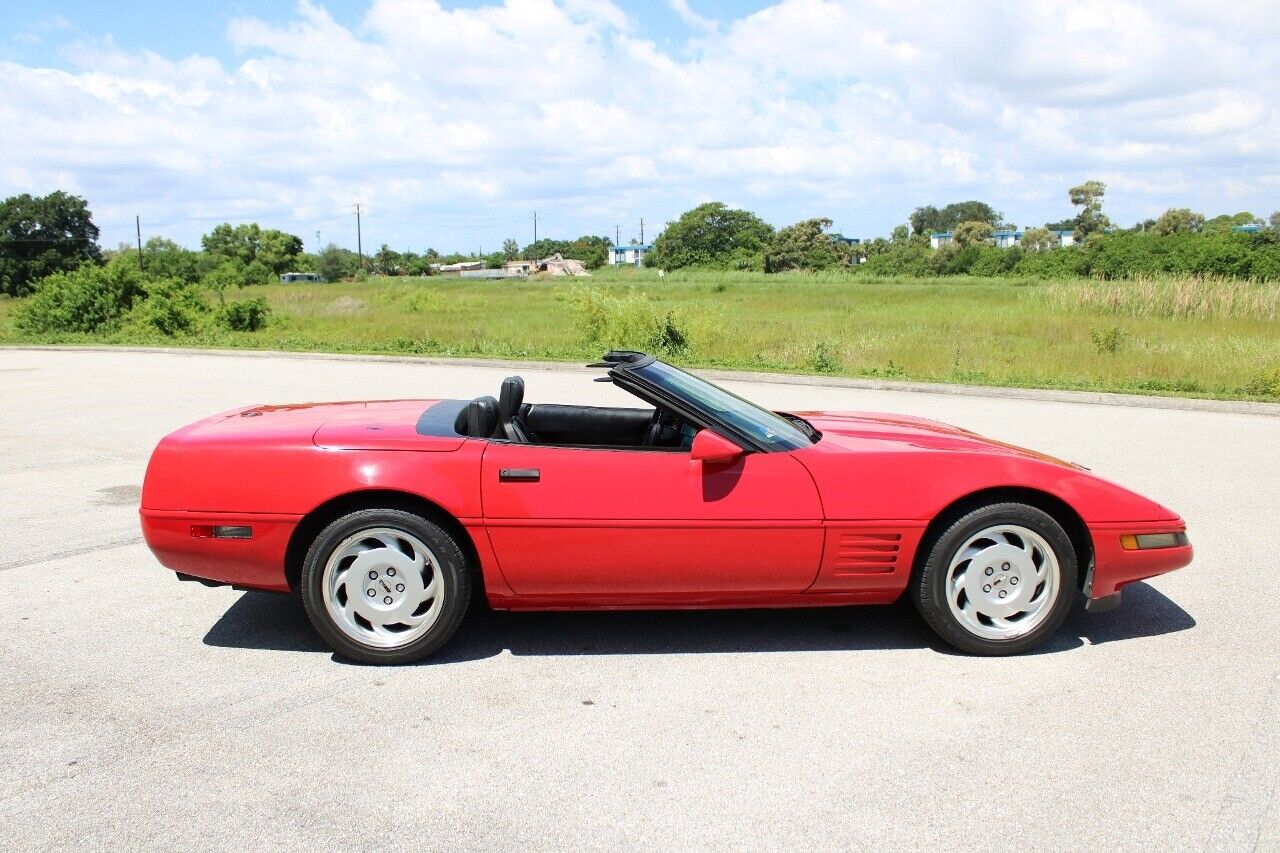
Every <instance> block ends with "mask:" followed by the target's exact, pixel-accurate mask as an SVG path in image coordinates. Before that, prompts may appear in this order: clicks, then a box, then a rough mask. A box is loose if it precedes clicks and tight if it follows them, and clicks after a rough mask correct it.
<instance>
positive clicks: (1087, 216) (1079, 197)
mask: <svg viewBox="0 0 1280 853" xmlns="http://www.w3.org/2000/svg"><path fill="white" fill-rule="evenodd" d="M1106 193H1107V185H1106V184H1104V183H1103V182H1102V181H1085V182H1084V183H1083V184H1081V185H1080V186H1078V187H1072V188H1071V189H1070V190H1069V191H1068V192H1067V195H1068V197H1069V198H1070V199H1071V203H1072V204H1073V205H1075V206H1076V207H1078V208H1080V212H1079V213H1078V214H1076V218H1075V219H1074V220H1073V221H1072V223H1071V224H1072V227H1073V229H1074V234H1075V239H1076V240H1077V241H1083V240H1084V239H1085V238H1086V237H1088V236H1089V235H1090V234H1095V233H1098V232H1101V231H1103V230H1105V229H1106V228H1108V227H1109V226H1110V225H1111V220H1110V219H1108V218H1107V216H1106V214H1105V213H1103V212H1102V197H1103V196H1104V195H1106Z"/></svg>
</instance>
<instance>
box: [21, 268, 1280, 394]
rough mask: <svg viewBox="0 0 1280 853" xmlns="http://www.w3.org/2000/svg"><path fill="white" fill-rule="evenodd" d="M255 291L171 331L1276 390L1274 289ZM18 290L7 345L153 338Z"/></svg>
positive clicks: (680, 278) (480, 286)
mask: <svg viewBox="0 0 1280 853" xmlns="http://www.w3.org/2000/svg"><path fill="white" fill-rule="evenodd" d="M249 293H252V294H253V295H255V296H259V295H260V296H262V297H264V298H265V299H266V300H267V302H268V304H269V305H270V307H271V319H270V321H269V322H268V323H267V325H266V326H265V327H264V328H262V329H260V330H258V331H254V332H246V331H233V330H225V329H218V330H198V331H197V332H193V333H189V334H183V335H180V336H176V337H174V338H172V339H168V340H169V342H171V343H180V344H184V345H192V346H215V347H243V348H250V349H285V350H300V351H328V352H374V353H420V354H431V355H442V356H468V357H481V358H521V359H548V360H566V361H580V360H590V359H593V358H597V357H598V356H599V354H600V352H601V351H602V350H604V349H611V348H617V349H631V348H640V349H650V350H658V351H660V352H663V353H666V354H668V355H670V356H671V357H673V358H675V359H676V360H677V361H678V362H679V363H681V364H685V365H689V366H692V367H722V368H735V369H746V370H764V371H787V372H805V373H819V374H827V375H844V376H866V377H880V378H888V379H922V380H927V381H937V382H963V383H966V384H990V385H1014V386H1031V387H1051V388H1074V389H1088V390H1107V391H1128V392H1133V391H1137V392H1145V393H1164V394H1183V395H1187V394H1191V395H1200V396H1214V397H1237V398H1238V397H1245V398H1254V399H1268V400H1280V285H1263V284H1250V283H1242V282H1221V281H1214V280H1202V279H1187V278H1181V279H1163V280H1159V281H1151V280H1141V281H1118V282H1106V281H1081V280H1076V281H1069V282H1059V283H1049V282H1045V281H1040V280H1036V279H1021V280H1016V279H1007V278H980V277H946V278H920V279H916V278H901V277H891V278H871V277H869V276H862V275H850V274H848V273H845V272H829V273H818V274H806V273H781V274H776V275H771V276H765V275H763V274H762V273H750V272H735V271H723V272H712V271H706V270H696V271H680V272H676V273H670V274H668V275H666V276H665V277H662V278H660V277H659V276H658V274H657V270H650V269H636V268H622V269H610V270H599V271H596V272H595V274H594V275H593V277H592V278H590V279H582V280H576V281H568V280H564V279H560V280H558V281H543V280H529V281H486V282H477V281H474V280H468V279H459V278H449V277H446V276H432V277H430V278H425V279H380V278H371V279H370V280H369V281H367V282H353V283H332V284H323V285H298V284H289V285H284V284H271V285H264V286H260V287H254V288H251V289H250V290H248V291H245V292H244V293H243V294H241V295H242V296H247V295H249ZM22 302H23V300H7V299H0V344H2V343H19V342H29V343H72V342H85V343H120V344H128V343H153V342H154V341H150V340H143V339H142V338H140V337H138V336H137V335H135V334H134V332H133V331H132V330H129V329H121V330H119V331H117V332H114V333H112V334H109V335H108V334H92V335H91V334H81V335H59V336H36V335H31V334H29V333H25V332H22V331H20V330H18V329H16V328H15V327H14V324H13V322H12V315H13V313H14V309H16V308H17V307H19V306H20V305H21V303H22ZM2 358H3V354H0V359H2Z"/></svg>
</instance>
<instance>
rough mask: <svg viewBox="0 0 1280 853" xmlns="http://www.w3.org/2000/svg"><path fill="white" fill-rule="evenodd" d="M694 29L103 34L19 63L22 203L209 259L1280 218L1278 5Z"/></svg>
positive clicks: (7, 107) (2, 108)
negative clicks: (66, 197)
mask: <svg viewBox="0 0 1280 853" xmlns="http://www.w3.org/2000/svg"><path fill="white" fill-rule="evenodd" d="M668 5H669V6H670V7H671V8H672V9H673V10H674V12H675V13H676V14H677V15H678V16H679V17H680V18H681V19H683V20H684V21H685V22H686V24H687V25H688V27H689V31H690V36H689V38H688V40H687V41H685V42H683V43H681V44H678V45H675V46H671V45H669V44H666V43H665V42H664V45H663V46H660V45H659V44H658V43H657V42H656V41H655V40H653V39H652V38H649V37H647V36H646V35H645V30H644V28H643V26H642V24H643V21H641V20H640V18H639V17H638V16H637V15H634V14H629V13H628V11H627V10H626V8H625V4H619V3H613V2H608V0H560V2H553V0H506V2H503V3H497V2H495V3H492V4H490V5H481V6H478V7H467V8H452V7H447V6H442V5H441V4H440V3H438V2H434V0H373V2H372V3H371V4H370V6H369V7H368V9H367V11H366V13H365V14H364V16H363V18H362V19H361V21H360V22H359V23H358V24H357V25H355V26H344V25H343V24H341V23H339V22H337V21H336V20H335V18H334V17H333V16H332V15H330V14H329V12H328V11H326V9H325V8H324V6H323V4H322V3H321V2H319V0H302V2H300V3H299V4H298V6H297V7H296V11H295V14H294V15H293V16H292V17H291V19H290V20H288V21H286V22H284V23H279V22H276V23H268V22H266V21H263V20H259V19H256V18H253V17H244V18H240V19H237V20H234V21H233V22H231V23H230V24H229V26H228V28H227V31H226V33H225V39H226V41H227V43H228V45H229V47H230V48H231V52H230V56H231V57H232V58H231V59H229V60H226V59H224V60H218V59H214V58H210V57H206V56H172V55H169V54H167V53H166V52H165V49H164V46H163V45H154V46H153V49H152V50H148V51H129V50H125V49H123V48H121V47H120V46H118V45H117V44H116V43H115V42H114V41H112V40H111V38H110V37H109V36H108V35H106V34H103V35H102V36H101V37H99V38H98V39H96V40H94V41H91V42H87V43H86V42H76V43H73V44H68V45H64V46H63V49H62V54H61V55H62V57H63V61H62V62H60V63H58V67H38V66H36V65H32V64H21V63H17V62H12V61H9V62H0V78H2V79H3V80H4V81H5V86H4V87H3V88H2V89H0V127H2V128H3V129H4V136H5V158H4V159H5V164H4V168H3V170H0V192H3V193H4V194H9V193H13V192H23V191H33V192H45V191H48V190H50V189H53V188H55V187H63V188H66V189H70V190H73V191H76V192H80V193H83V194H85V195H86V196H87V197H88V198H89V199H90V201H91V202H92V205H93V207H94V209H95V212H96V213H97V214H98V217H99V219H101V220H102V224H103V225H104V237H105V238H107V239H109V240H110V239H116V238H121V237H123V236H125V235H124V233H122V232H123V230H124V228H125V227H126V224H127V223H131V221H132V216H133V214H134V213H135V212H141V213H142V214H143V215H144V219H145V220H146V221H147V223H148V225H149V227H150V228H151V229H152V230H154V231H157V232H162V233H167V234H170V235H171V236H174V237H177V238H178V239H181V240H184V241H187V242H191V241H194V240H195V239H197V238H198V235H199V234H200V233H201V232H202V231H204V230H207V228H208V227H210V226H211V225H212V224H214V223H215V222H216V221H220V220H221V219H224V218H230V219H248V218H256V219H259V220H261V221H263V222H268V223H270V224H272V225H276V226H279V227H286V228H291V229H293V230H294V231H296V232H297V233H299V234H302V235H303V236H305V237H306V238H307V239H309V240H310V239H311V238H312V236H313V232H314V231H316V230H321V231H323V232H324V233H325V239H326V240H327V239H329V238H330V237H332V238H334V239H339V240H340V241H346V242H349V239H346V232H347V231H349V230H350V228H349V225H348V224H347V222H346V217H347V213H346V210H347V206H348V205H350V204H351V203H352V202H354V201H357V200H359V201H362V202H364V203H366V204H367V205H368V209H369V212H370V219H369V222H368V224H369V226H370V230H369V232H368V233H367V236H372V239H373V241H374V242H380V241H382V240H386V241H388V242H391V243H392V244H393V245H396V246H398V247H404V246H412V247H415V248H424V247H425V246H427V245H433V246H436V247H439V248H447V247H451V246H462V245H467V246H470V245H475V244H476V243H477V242H479V241H487V242H488V244H489V245H497V241H498V240H500V239H502V238H503V237H506V236H510V235H513V234H514V235H516V236H519V237H522V238H524V237H526V236H527V234H526V233H525V232H526V231H527V226H526V224H525V218H526V217H527V215H528V211H530V210H532V209H538V210H539V211H541V212H542V214H543V217H544V221H546V222H549V223H551V224H552V225H553V226H554V228H555V229H557V230H562V231H563V232H564V235H565V236H568V235H575V234H577V233H580V232H582V231H592V232H595V233H608V234H612V233H613V228H612V226H613V225H614V224H615V223H619V222H622V223H628V222H634V221H635V220H636V219H638V218H639V217H641V216H643V217H645V218H646V219H647V220H648V221H649V222H650V223H655V222H661V221H662V220H664V219H667V218H670V217H672V216H674V215H676V214H678V213H679V212H680V211H681V210H683V209H686V208H687V207H689V206H691V205H692V204H695V203H697V202H699V201H701V200H704V199H706V198H723V199H725V200H727V201H732V202H736V203H739V204H744V205H749V206H751V207H753V208H755V209H756V210H758V211H759V212H761V213H762V214H763V215H765V216H766V217H767V218H769V219H771V220H773V221H775V222H777V223H779V224H785V223H786V222H788V221H793V220H794V219H797V218H800V217H803V216H812V215H826V216H830V217H832V218H834V219H835V220H836V221H837V224H838V226H839V227H841V228H842V229H843V230H845V231H846V233H853V234H877V233H884V232H886V231H887V230H888V229H889V228H890V227H892V225H893V224H894V223H896V222H901V221H902V220H903V219H905V217H906V215H907V213H908V212H909V211H910V210H911V209H912V208H913V207H915V206H917V205H920V204H926V203H946V202H948V201H953V200H956V199H961V198H968V197H975V196H976V197H980V198H984V199H987V200H989V201H991V202H992V203H993V204H994V205H995V206H996V207H997V208H999V209H1002V210H1005V211H1006V213H1008V214H1009V215H1010V216H1011V217H1013V218H1014V219H1016V221H1018V222H1020V223H1024V224H1025V223H1034V222H1036V221H1044V220H1046V219H1058V218H1061V217H1063V216H1066V215H1068V214H1069V213H1070V209H1069V206H1068V204H1067V201H1066V192H1065V191H1066V188H1067V187H1068V186H1070V185H1071V184H1072V183H1076V182H1079V181H1080V180H1083V179H1085V178H1091V177H1097V178H1101V179H1103V180H1107V181H1109V182H1110V183H1111V185H1112V187H1113V192H1112V194H1111V197H1110V198H1109V206H1110V209H1111V211H1112V213H1113V216H1114V217H1115V218H1117V219H1119V220H1121V221H1126V220H1131V219H1134V218H1137V217H1139V216H1143V215H1149V214H1151V213H1154V212H1158V211H1159V210H1160V209H1163V208H1164V207H1167V206H1171V205H1176V206H1185V205H1190V206H1193V207H1197V208H1200V209H1203V210H1206V211H1208V212H1210V213H1216V212H1220V211H1222V210H1228V209H1229V210H1235V209H1239V208H1241V207H1251V208H1253V209H1254V212H1255V213H1263V214H1265V213H1269V212H1270V211H1271V209H1273V208H1275V207H1280V199H1276V198H1274V197H1273V194H1274V192H1275V187H1276V186H1277V185H1278V184H1280V154H1278V153H1277V152H1280V106H1278V102H1277V95H1278V94H1280V87H1278V84H1277V83H1276V80H1277V79H1278V76H1277V71H1278V70H1280V67H1278V66H1280V60H1278V59H1277V58H1276V57H1277V54H1276V52H1275V51H1273V50H1271V45H1272V44H1273V43H1274V40H1275V38H1276V36H1277V35H1278V34H1280V29H1277V24H1276V23H1275V22H1274V21H1273V19H1274V18H1275V17H1276V16H1274V15H1270V14H1268V13H1267V10H1266V8H1265V4H1263V3H1256V4H1255V3H1252V2H1250V0H1239V2H1237V3H1235V4H1233V6H1232V8H1231V9H1230V10H1226V11H1224V12H1223V13H1222V14H1216V13H1215V14H1208V13H1207V12H1206V11H1205V7H1204V6H1203V4H1191V3H1183V2H1170V3H1159V4H1157V3H1140V2H1134V1H1133V0H1128V2H1126V0H1107V2H1097V0H1082V2H1080V3H1077V4H1073V5H1072V6H1070V7H1061V6H1058V7H1054V6H1046V5H1044V4H1039V5H1023V6H1017V7H1010V6H1009V5H1008V4H1004V3H995V2H980V3H974V4H963V5H961V4H938V3H925V2H918V0H902V2H890V0H870V2H858V3H854V2H836V0H782V2H779V3H777V4H775V5H773V6H769V7H767V8H764V9H762V10H760V11H758V12H756V13H754V14H752V15H749V16H746V17H743V18H740V19H738V20H735V21H727V20H726V21H720V22H716V21H712V20H710V19H706V18H703V17H702V16H700V15H699V14H698V13H697V12H696V11H695V9H694V8H692V7H691V6H690V4H689V3H688V2H686V0H669V3H668ZM543 233H548V232H547V231H546V230H544V231H543ZM649 233H650V234H651V233H652V226H651V229H650V232H649ZM625 236H626V235H624V237H625Z"/></svg>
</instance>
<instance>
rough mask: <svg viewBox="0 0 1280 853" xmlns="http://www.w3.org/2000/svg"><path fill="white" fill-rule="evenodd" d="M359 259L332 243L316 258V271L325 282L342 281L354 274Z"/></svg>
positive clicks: (348, 250) (347, 250) (353, 253)
mask: <svg viewBox="0 0 1280 853" xmlns="http://www.w3.org/2000/svg"><path fill="white" fill-rule="evenodd" d="M359 266H360V259H359V258H358V257H356V253H355V252H353V251H351V250H350V249H344V248H342V247H341V246H335V245H334V244H333V243H330V244H329V245H327V246H325V247H324V248H323V249H321V250H320V255H319V257H317V258H316V271H317V272H318V273H320V275H322V276H323V277H324V278H325V280H327V281H342V279H344V278H350V277H351V276H353V275H355V274H356V271H357V269H358V268H359Z"/></svg>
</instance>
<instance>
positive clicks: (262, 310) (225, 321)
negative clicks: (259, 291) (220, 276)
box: [218, 296, 271, 332]
mask: <svg viewBox="0 0 1280 853" xmlns="http://www.w3.org/2000/svg"><path fill="white" fill-rule="evenodd" d="M270 318H271V308H270V307H269V306H268V305H267V300H265V299H263V298H262V297H261V296H255V297H254V298H253V299H245V300H243V301H241V302H231V303H229V304H227V305H224V306H223V307H222V310H221V312H219V316H218V319H219V321H220V322H221V323H222V325H224V326H226V327H227V328H228V329H230V330H231V331H233V332H256V331H258V330H259V329H261V328H263V327H264V326H266V325H267V320H269V319H270Z"/></svg>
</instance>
